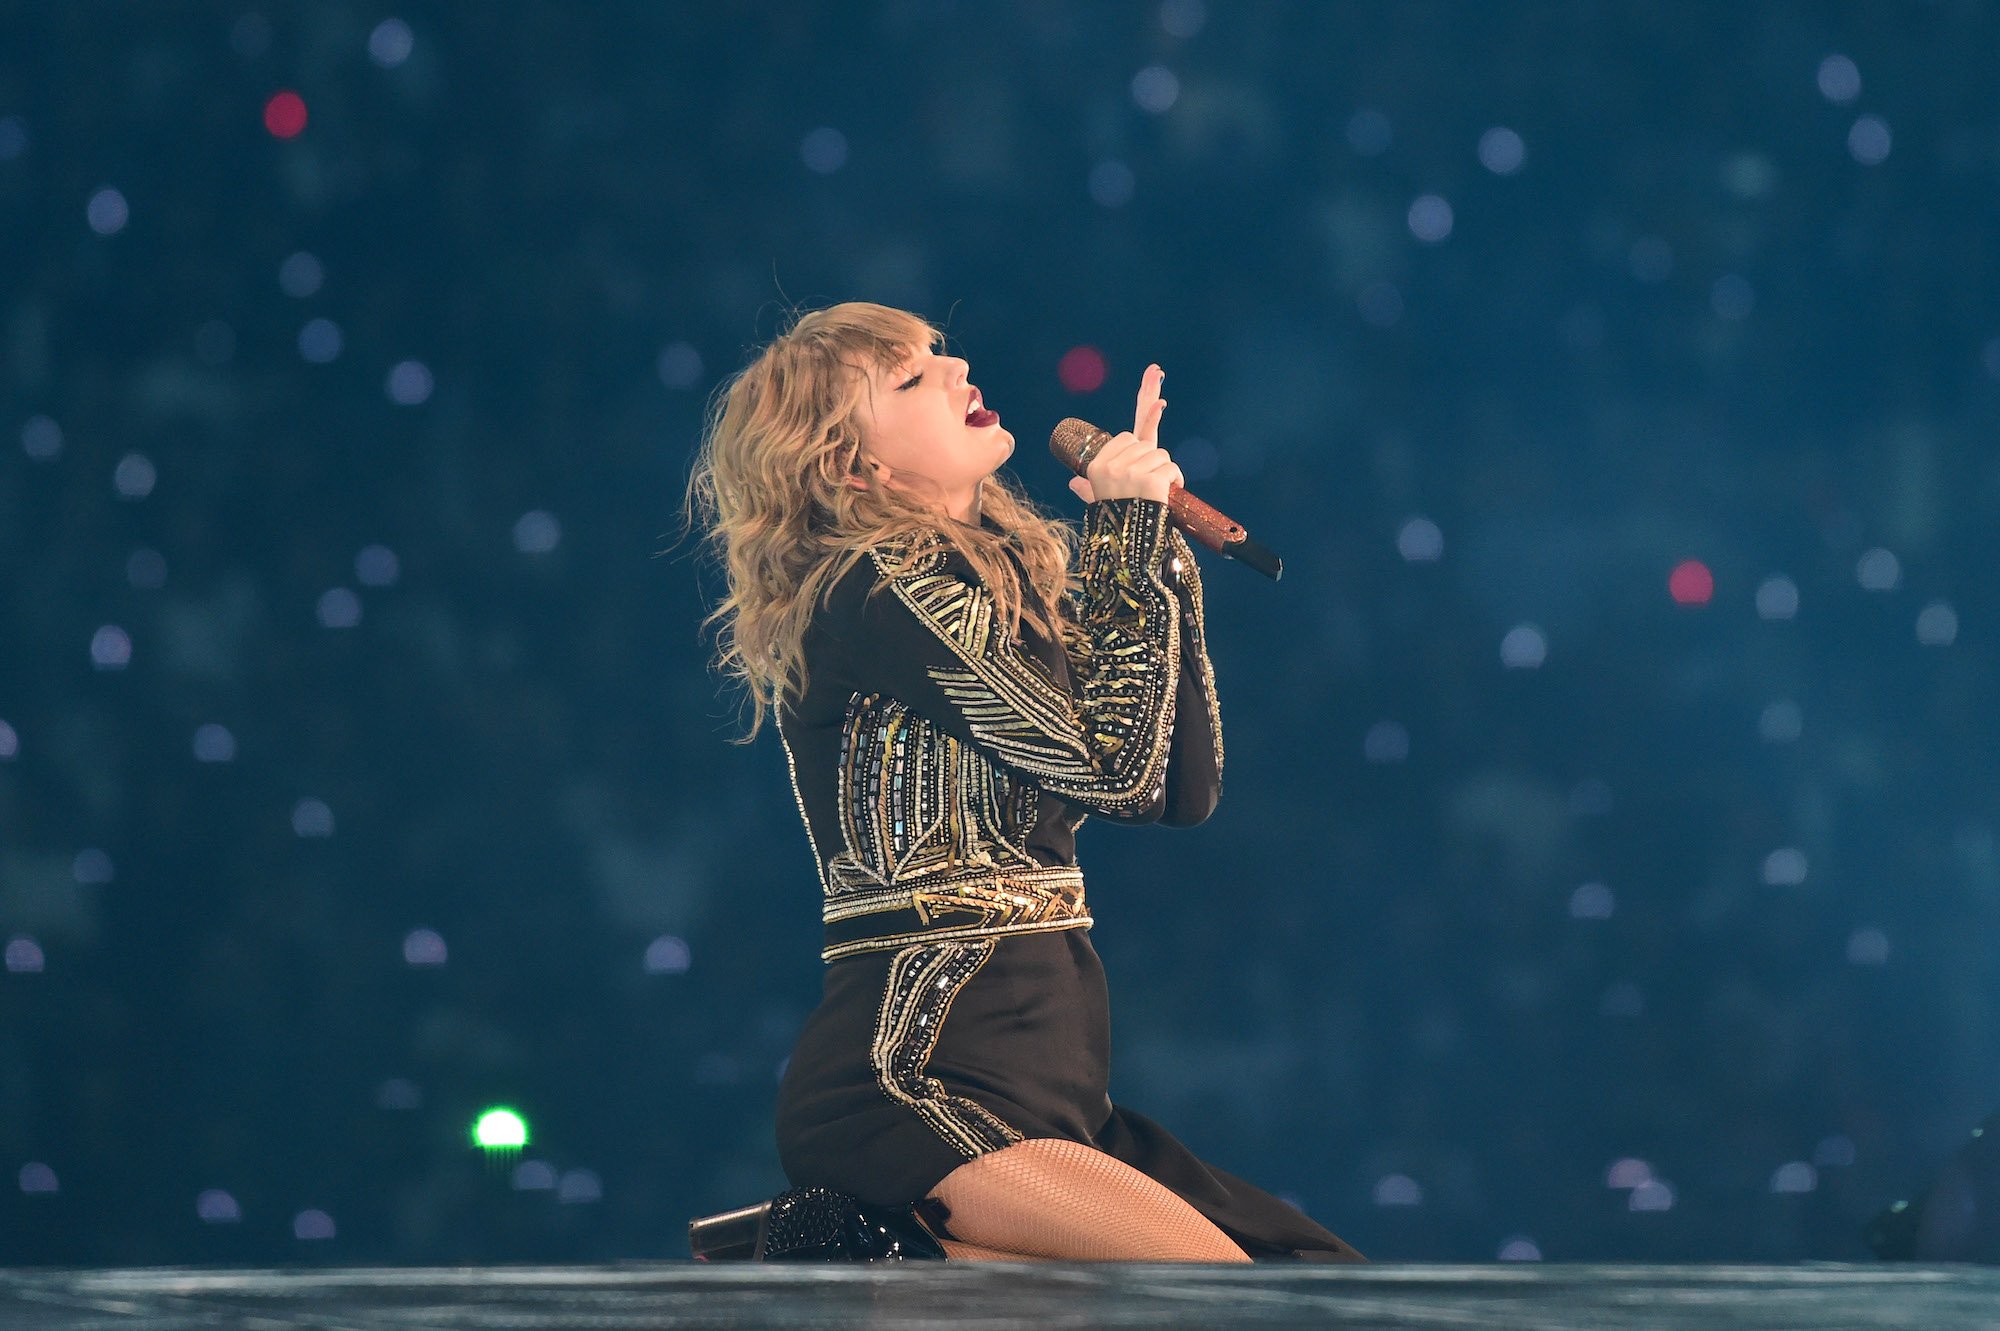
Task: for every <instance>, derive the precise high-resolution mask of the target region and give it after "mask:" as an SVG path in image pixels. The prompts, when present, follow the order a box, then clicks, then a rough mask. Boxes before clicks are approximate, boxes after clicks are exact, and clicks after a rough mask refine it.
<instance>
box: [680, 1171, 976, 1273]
mask: <svg viewBox="0 0 2000 1331" xmlns="http://www.w3.org/2000/svg"><path fill="white" fill-rule="evenodd" d="M946 1214H947V1213H946V1212H945V1210H944V1207H943V1205H942V1204H941V1203H939V1202H936V1201H934V1200H932V1199H930V1198H925V1199H924V1200H923V1201H921V1202H916V1203H913V1204H905V1205H902V1206H879V1205H875V1204H873V1203H868V1202H862V1201H860V1200H859V1199H857V1198H855V1197H853V1196H850V1195H849V1194H847V1193H844V1192H836V1191H834V1190H833V1189H832V1188H793V1189H792V1190H791V1191H789V1192H782V1193H779V1194H778V1195H777V1196H776V1197H774V1198H772V1199H771V1200H770V1201H768V1202H760V1203H758V1204H757V1205H755V1206H746V1207H743V1208H742V1209H741V1210H736V1211H725V1212H723V1213H722V1214H720V1215H712V1216H706V1217H704V1218H702V1219H699V1220H696V1221H694V1222H693V1223H691V1224H690V1225H689V1226H688V1246H689V1247H690V1248H691V1249H693V1251H694V1255H695V1258H696V1259H697V1260H699V1261H710V1262H713V1261H742V1260H750V1261H767V1262H884V1261H887V1262H899V1261H912V1260H943V1259H944V1257H945V1251H944V1246H943V1245H942V1244H940V1243H939V1242H938V1235H939V1234H940V1233H942V1232H943V1230H944V1216H945V1215H946Z"/></svg>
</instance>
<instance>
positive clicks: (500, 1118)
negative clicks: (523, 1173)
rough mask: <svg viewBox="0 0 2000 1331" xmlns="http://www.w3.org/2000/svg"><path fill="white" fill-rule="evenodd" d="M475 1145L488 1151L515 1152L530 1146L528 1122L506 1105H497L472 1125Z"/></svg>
mask: <svg viewBox="0 0 2000 1331" xmlns="http://www.w3.org/2000/svg"><path fill="white" fill-rule="evenodd" d="M472 1140H473V1143H474V1144H475V1145H477V1146H479V1147H481V1148H482V1149H484V1150H488V1151H515V1150H519V1149H520V1148H521V1147H523V1146H526V1145H527V1144H528V1120H526V1119H525V1118H522V1117H521V1116H520V1115H519V1114H517V1113H515V1112H514V1111H513V1110H511V1109H509V1108H507V1107H506V1106H505V1105H495V1106H494V1107H493V1108H491V1109H488V1110H486V1111H485V1112H484V1113H482V1114H481V1115H480V1116H479V1118H478V1120H477V1121H475V1122H474V1123H473V1125H472Z"/></svg>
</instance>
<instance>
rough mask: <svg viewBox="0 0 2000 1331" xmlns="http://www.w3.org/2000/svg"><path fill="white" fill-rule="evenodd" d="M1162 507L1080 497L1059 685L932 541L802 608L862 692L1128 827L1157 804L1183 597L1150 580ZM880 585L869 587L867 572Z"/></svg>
mask: <svg viewBox="0 0 2000 1331" xmlns="http://www.w3.org/2000/svg"><path fill="white" fill-rule="evenodd" d="M1169 535H1170V529H1169V528H1168V526H1167V506H1166V505H1165V504H1164V503H1161V502H1159V501H1157V500H1152V499H1141V498H1124V499H1106V500H1099V501H1096V502H1093V503H1092V504H1091V505H1090V506H1089V509H1088V510H1087V511H1086V513H1085V515H1084V541H1083V551H1082V557H1081V565H1080V569H1081V576H1082V582H1083V586H1082V589H1081V592H1080V594H1079V597H1078V601H1077V607H1078V610H1077V613H1078V615H1079V619H1080V623H1081V628H1082V637H1081V643H1082V646H1083V649H1084V652H1085V654H1086V656H1087V661H1088V664H1087V667H1086V670H1085V672H1084V673H1083V674H1082V676H1081V677H1080V678H1078V679H1077V680H1076V681H1074V692H1073V693H1072V691H1071V690H1068V689H1064V688H1063V687H1062V686H1061V685H1060V684H1058V683H1057V682H1056V681H1055V680H1054V679H1053V678H1052V677H1051V676H1050V674H1049V672H1048V670H1047V668H1046V667H1045V666H1044V665H1043V664H1042V663H1041V662H1039V661H1037V660H1035V659H1034V658H1033V657H1032V656H1030V655H1029V654H1028V653H1026V652H1025V651H1023V650H1022V649H1021V647H1020V646H1019V645H1018V644H1017V643H1014V642H1012V641H1010V640H1008V639H1007V638H1006V636H1005V634H1004V632H1003V626H1002V625H1001V624H999V623H998V622H997V616H996V613H995V607H994V603H993V597H992V594H991V593H990V592H988V591H987V590H986V588H985V587H984V586H982V585H981V584H980V583H979V582H978V581H977V580H976V579H970V578H967V577H965V576H962V575H961V574H960V573H958V572H956V571H954V570H953V569H952V568H950V567H948V566H947V565H946V563H945V552H944V550H943V549H942V548H940V549H938V550H935V551H933V552H932V553H931V554H929V555H926V556H924V557H922V558H920V559H919V560H918V561H917V562H916V564H915V565H914V566H913V567H912V568H911V570H910V571H908V572H905V573H903V574H902V575H900V576H897V577H887V576H886V567H885V564H884V562H880V561H882V560H883V559H884V558H885V557H884V556H883V555H882V554H881V552H870V554H869V555H867V556H865V557H864V558H863V559H862V561H861V563H860V565H858V566H857V567H856V568H855V569H854V570H853V572H852V573H850V574H849V575H848V576H846V577H843V578H842V579H841V580H840V581H839V583H837V584H836V585H835V588H834V592H833V596H832V598H831V599H830V601H829V603H828V604H827V605H826V606H825V607H823V608H822V609H821V610H820V612H819V613H818V614H817V615H816V616H815V622H816V624H819V625H822V626H823V629H824V633H825V637H826V641H827V643H828V646H829V648H830V649H831V651H832V653H833V656H834V659H835V660H836V661H837V662H838V663H839V665H840V666H841V667H842V668H843V669H844V670H845V671H846V673H847V675H848V676H849V677H850V678H851V679H852V680H853V681H854V683H855V685H856V688H857V689H858V690H859V691H860V692H862V693H864V694H869V693H872V694H881V695H886V696H888V697H891V698H894V699H895V700H897V701H898V702H900V703H902V704H903V705H904V706H906V707H907V708H909V710H910V711H912V712H914V713H916V714H917V715H918V716H921V717H923V718H924V719H925V720H928V721H930V722H932V723H933V724H935V725H937V726H938V727H940V728H941V729H943V730H944V731H945V732H946V733H948V734H951V735H954V736H956V737H958V738H959V739H961V740H963V741H965V742H966V743H969V744H972V745H973V746H974V747H976V748H978V749H979V750H980V751H981V752H983V753H984V754H986V756H987V757H989V758H990V759H992V760H993V761H994V762H996V763H998V764H1000V765H1001V766H1002V767H1005V768H1007V769H1009V770H1010V771H1012V772H1014V773H1016V774H1018V775H1019V776H1021V777H1023V778H1025V779H1026V780H1028V781H1031V782H1033V783H1034V784H1035V785H1037V786H1039V787H1041V788H1042V789H1043V790H1045V791H1048V792H1049V793H1051V794H1054V795H1058V796H1060V797H1062V798H1064V799H1067V800H1071V801H1074V802H1075V803H1077V804H1081V805H1083V806H1085V807H1086V808H1089V809H1090V810H1092V811H1093V812H1096V813H1100V814H1104V815H1106V816H1109V817H1113V818H1116V819H1118V820H1120V821H1126V822H1150V821H1153V820H1156V819H1158V818H1159V817H1160V816H1161V814H1162V812H1163V811H1164V810H1165V809H1166V807H1167V804H1168V794H1167V769H1168V766H1169V762H1168V746H1169V741H1170V739H1171V736H1172V731H1173V723H1174V709H1175V706H1176V699H1177V698H1178V697H1179V696H1180V694H1181V692H1182V689H1181V687H1180V677H1181V664H1180V663H1181V652H1182V647H1183V643H1184V642H1185V641H1186V639H1185V637H1184V635H1183V633H1182V630H1181V625H1180V611H1181V599H1180V597H1179V596H1177V595H1176V594H1175V592H1174V591H1173V590H1172V589H1170V588H1169V587H1168V585H1167V583H1166V582H1165V581H1164V580H1163V577H1162V567H1161V565H1162V560H1163V558H1164V556H1165V553H1166V551H1167V550H1168V549H1169V546H1170V542H1169ZM878 581H880V582H885V583H886V584H887V585H886V586H883V587H882V588H881V590H879V591H877V592H876V593H875V594H874V595H872V596H870V595H867V592H868V591H869V589H870V588H871V587H872V586H873V585H874V584H875V583H876V582H878Z"/></svg>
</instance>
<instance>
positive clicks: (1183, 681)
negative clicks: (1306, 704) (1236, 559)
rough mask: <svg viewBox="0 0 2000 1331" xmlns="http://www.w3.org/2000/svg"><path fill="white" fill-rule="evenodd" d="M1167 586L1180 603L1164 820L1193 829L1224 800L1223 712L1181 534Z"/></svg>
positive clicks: (1173, 537) (1168, 565)
mask: <svg viewBox="0 0 2000 1331" xmlns="http://www.w3.org/2000/svg"><path fill="white" fill-rule="evenodd" d="M1167 539H1168V550H1167V557H1166V561H1165V565H1164V568H1165V573H1166V582H1167V585H1168V586H1169V587H1170V588H1172V589H1173V591H1174V594H1175V596H1176V597H1178V598H1179V600H1180V607H1181V608H1180V621H1181V673H1180V681H1179V683H1178V685H1177V686H1176V688H1177V693H1176V699H1175V703H1174V737H1173V743H1172V745H1171V746H1170V747H1169V748H1168V750H1167V802H1166V808H1165V809H1164V810H1162V812H1161V814H1160V821H1161V822H1163V823H1165V824H1166V825H1167V826H1169V827H1193V826H1194V825H1195V824H1196V823H1199V822H1201V821H1203V820H1204V819H1206V818H1207V817H1208V815H1209V814H1211V813H1213V812H1215V805H1216V801H1218V800H1220V799H1221V798H1222V713H1221V711H1220V710H1219V709H1218V707H1217V705H1216V701H1215V668H1214V666H1213V665H1211V664H1210V662H1209V659H1208V629H1207V624H1206V621H1205V617H1204V614H1203V610H1202V603H1201V570H1200V569H1198V568H1196V567H1195V562H1194V552H1193V551H1192V550H1190V549H1189V548H1188V544H1187V540H1186V538H1185V537H1183V536H1182V535H1181V534H1180V533H1179V532H1178V531H1174V530H1171V529H1169V531H1168V532H1167Z"/></svg>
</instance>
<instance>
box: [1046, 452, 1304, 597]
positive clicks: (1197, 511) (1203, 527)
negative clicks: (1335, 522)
mask: <svg viewBox="0 0 2000 1331" xmlns="http://www.w3.org/2000/svg"><path fill="white" fill-rule="evenodd" d="M1110 439H1111V432H1110V431H1109V430H1100V429H1098V428H1097V427H1096V426H1095V425H1092V424H1091V423H1090V422H1089V421H1083V420H1078V419H1077V418H1076V417H1074V416H1068V417H1065V418H1064V419H1062V420H1061V421H1058V422H1057V423H1056V428H1055V430H1054V431H1053V432H1052V433H1051V434H1050V435H1049V452H1051V453H1053V454H1055V456H1056V461H1058V462H1060V463H1062V464H1063V465H1064V466H1065V467H1068V468H1069V469H1070V470H1071V471H1073V472H1075V473H1076V474H1077V475H1079V476H1083V475H1084V474H1085V472H1086V470H1087V469H1088V468H1089V466H1090V460H1091V459H1092V458H1094V457H1096V456H1097V450H1099V449H1100V448H1103V447H1104V445H1105V444H1106V443H1107V442H1109V441H1110ZM1167 516H1168V517H1169V518H1171V519H1172V520H1173V524H1174V525H1175V526H1176V527H1179V528H1180V529H1181V530H1182V531H1184V532H1186V533H1187V534H1188V535H1189V536H1192V537H1193V538H1194V539H1195V540H1197V541H1200V542H1201V543H1202V544H1203V545H1205V546H1207V547H1208V548H1209V549H1211V550H1213V551H1215V552H1216V553H1217V554H1221V555H1226V556H1228V557H1229V558H1230V559H1234V560H1235V561H1237V562H1238V563H1240V564H1248V565H1249V566H1250V567H1251V568H1254V569H1256V570H1257V571H1258V572H1259V573H1262V574H1263V575H1264V576H1265V577H1267V578H1269V579H1270V580H1271V581H1273V582H1276V581H1277V580H1278V579H1279V577H1280V576H1282V575H1283V573H1284V571H1285V561H1284V560H1282V559H1280V558H1278V556H1277V555H1275V554H1273V553H1272V552H1271V551H1270V550H1269V549H1268V548H1266V547H1265V546H1262V545H1259V544H1258V543H1257V542H1255V541H1253V540H1251V539H1250V533H1249V532H1247V531H1245V530H1244V529H1243V524H1242V523H1240V522H1234V521H1231V520H1230V519H1229V518H1226V517H1224V516H1223V515H1222V514H1220V513H1218V512H1216V511H1215V510H1214V509H1213V508H1210V507H1209V506H1208V505H1207V504H1204V503H1203V502H1201V500H1199V499H1196V498H1195V497H1194V496H1193V495H1191V494H1189V493H1188V492H1187V491H1186V490H1185V489H1183V488H1182V487H1181V486H1179V485H1172V486H1169V487H1168V488H1167Z"/></svg>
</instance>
